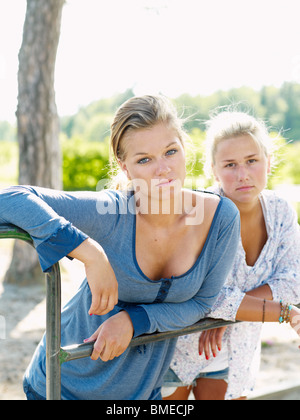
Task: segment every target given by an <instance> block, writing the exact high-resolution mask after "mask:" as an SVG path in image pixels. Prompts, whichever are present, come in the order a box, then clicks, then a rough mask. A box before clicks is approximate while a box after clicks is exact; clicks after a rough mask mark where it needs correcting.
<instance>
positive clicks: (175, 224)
mask: <svg viewBox="0 0 300 420" xmlns="http://www.w3.org/2000/svg"><path fill="white" fill-rule="evenodd" d="M123 141H124V142H125V151H126V153H125V156H126V157H125V158H124V160H123V161H119V165H120V167H121V169H122V170H123V171H124V173H125V174H126V175H127V177H128V179H129V180H132V181H134V182H136V184H138V182H137V181H136V180H142V182H140V183H139V185H140V187H139V191H138V194H136V195H137V197H138V199H137V200H138V202H137V203H136V204H137V207H138V209H139V213H138V214H137V216H136V258H137V262H138V265H139V267H140V269H141V270H142V272H143V273H144V274H145V275H146V276H147V277H149V278H150V279H151V280H153V281H156V280H160V279H161V278H171V276H180V275H182V274H184V273H186V272H187V271H188V270H189V269H190V268H191V267H192V266H193V265H194V264H195V262H196V260H197V258H198V257H199V255H200V253H201V251H202V248H203V245H204V243H205V241H206V237H207V235H208V232H209V229H210V225H211V222H212V220H213V217H214V213H215V211H216V208H217V206H218V203H219V198H218V197H215V196H210V195H209V196H208V197H207V196H206V195H205V198H204V194H202V193H195V192H191V191H187V190H184V189H183V188H182V186H183V183H184V179H185V175H186V169H185V152H184V147H183V145H182V142H181V141H180V139H179V138H178V135H177V133H176V132H175V131H174V130H173V129H171V128H170V127H169V126H167V125H165V124H157V125H155V126H153V127H151V128H149V129H142V130H135V131H131V132H130V133H129V134H127V136H126V138H125V139H124V140H123ZM153 208H154V209H155V212H153ZM198 208H201V209H203V214H204V215H205V217H203V219H201V223H198V224H196V225H192V226H190V225H189V223H187V221H188V220H190V218H191V217H192V216H194V213H195V212H196V210H198ZM164 209H169V211H168V213H167V214H165V211H164ZM153 213H155V214H153ZM70 256H71V257H74V258H77V259H80V260H81V261H82V262H83V263H84V264H85V266H86V269H87V278H88V282H89V285H90V288H91V291H92V296H93V302H92V306H91V308H90V310H89V313H90V314H97V315H103V314H106V313H108V312H109V311H111V310H112V308H113V307H114V305H115V304H116V302H117V299H118V293H117V284H116V283H117V281H116V278H115V275H114V272H113V270H112V268H111V266H110V264H109V261H108V259H107V257H106V255H105V254H104V251H103V249H102V248H101V247H100V245H98V244H96V243H94V242H93V241H91V240H87V241H85V242H84V243H83V244H82V245H81V246H80V247H78V248H77V249H76V250H75V251H73V253H71V254H70ZM103 272H104V273H106V275H105V276H104V275H103ZM99 273H101V276H100V277H101V278H99ZM94 295H95V296H94ZM133 334H134V330H133V325H132V322H131V319H130V317H129V315H128V313H127V312H126V311H123V312H120V313H118V314H117V315H114V316H113V317H111V318H110V319H108V320H107V321H105V322H104V323H103V324H102V325H101V326H100V327H99V328H98V330H97V331H96V332H95V333H94V334H93V335H92V336H91V337H89V338H88V339H86V340H85V342H92V341H95V344H94V351H93V354H92V356H91V358H92V359H93V360H97V359H98V358H101V360H103V361H108V360H112V359H114V358H115V357H118V356H120V355H121V354H122V353H123V352H124V351H125V350H126V349H127V348H128V346H129V344H130V341H131V339H132V337H133Z"/></svg>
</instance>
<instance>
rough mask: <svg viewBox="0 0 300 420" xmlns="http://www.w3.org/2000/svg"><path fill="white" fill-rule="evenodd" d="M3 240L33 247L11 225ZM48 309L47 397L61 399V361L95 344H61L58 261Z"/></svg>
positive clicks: (150, 338) (205, 325) (213, 323)
mask: <svg viewBox="0 0 300 420" xmlns="http://www.w3.org/2000/svg"><path fill="white" fill-rule="evenodd" d="M0 239H20V240H22V241H25V242H27V243H29V244H30V245H32V246H33V241H32V239H31V237H30V235H29V234H28V233H26V232H24V231H23V230H21V229H19V228H17V227H16V226H12V225H8V226H0ZM46 311H47V316H46V388H47V390H46V392H47V400H60V399H61V365H62V363H65V362H69V361H71V360H76V359H82V358H85V357H90V356H91V354H92V352H93V343H87V344H74V345H72V346H68V347H61V276H60V268H59V264H58V263H57V264H55V265H54V266H53V267H52V268H51V271H50V272H49V273H46ZM230 324H232V323H231V322H226V321H224V320H213V319H203V320H201V321H199V322H197V323H196V324H194V325H192V326H190V327H187V328H184V329H181V330H178V331H168V332H164V333H155V334H148V335H143V336H141V337H136V338H133V339H132V340H131V343H130V347H135V346H139V345H141V344H147V343H150V342H154V341H162V340H167V339H170V338H175V337H179V336H181V335H187V334H192V333H196V332H199V331H205V330H210V329H212V328H218V327H223V326H227V325H230Z"/></svg>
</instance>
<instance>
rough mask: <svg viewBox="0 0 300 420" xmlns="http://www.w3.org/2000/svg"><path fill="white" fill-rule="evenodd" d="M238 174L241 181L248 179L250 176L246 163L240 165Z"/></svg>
mask: <svg viewBox="0 0 300 420" xmlns="http://www.w3.org/2000/svg"><path fill="white" fill-rule="evenodd" d="M237 174H238V180H239V181H244V180H247V179H248V177H249V176H248V171H247V168H246V167H245V166H244V165H240V166H239V168H238V172H237Z"/></svg>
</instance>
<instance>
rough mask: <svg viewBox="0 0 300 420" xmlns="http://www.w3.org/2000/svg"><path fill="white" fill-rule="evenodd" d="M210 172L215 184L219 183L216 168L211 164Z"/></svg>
mask: <svg viewBox="0 0 300 420" xmlns="http://www.w3.org/2000/svg"><path fill="white" fill-rule="evenodd" d="M211 170H212V173H213V174H214V177H215V180H216V181H217V182H220V179H219V177H218V175H217V171H216V167H215V165H214V164H213V163H212V164H211Z"/></svg>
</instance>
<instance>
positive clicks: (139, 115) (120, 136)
mask: <svg viewBox="0 0 300 420" xmlns="http://www.w3.org/2000/svg"><path fill="white" fill-rule="evenodd" d="M159 123H162V124H167V125H168V126H169V127H171V128H173V129H174V130H176V132H177V135H178V138H179V140H180V141H181V142H182V144H183V145H184V143H185V139H186V138H187V137H188V136H187V134H186V132H185V131H184V129H183V120H182V119H181V118H179V116H178V114H177V111H176V108H175V107H174V106H173V104H172V103H171V101H170V100H169V99H167V98H166V97H164V96H161V95H157V96H151V95H145V96H140V97H139V96H136V97H133V98H131V99H129V100H128V101H126V102H125V103H124V104H123V105H121V107H120V108H119V109H118V110H117V112H116V114H115V117H114V121H113V123H112V125H111V136H110V164H111V171H112V181H111V182H110V184H109V187H110V188H113V189H128V188H130V186H129V184H130V183H129V181H128V179H127V178H126V176H125V175H124V174H123V172H122V171H121V170H120V168H119V165H118V161H121V162H123V161H124V160H125V159H126V148H125V142H124V140H125V139H126V137H127V136H128V135H129V134H130V132H132V131H134V130H141V129H145V128H151V127H153V126H155V125H156V124H159Z"/></svg>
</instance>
